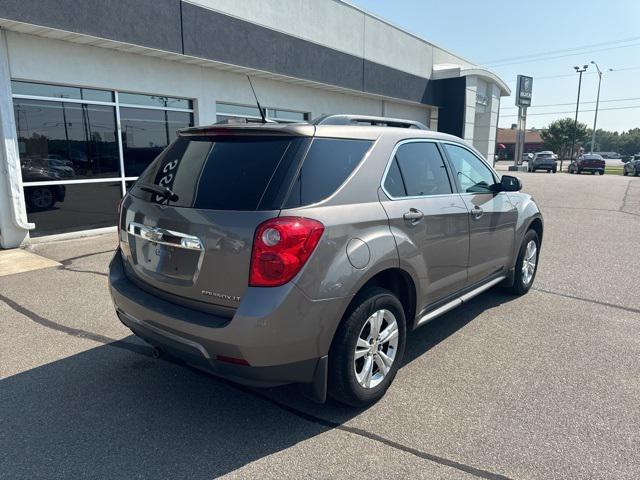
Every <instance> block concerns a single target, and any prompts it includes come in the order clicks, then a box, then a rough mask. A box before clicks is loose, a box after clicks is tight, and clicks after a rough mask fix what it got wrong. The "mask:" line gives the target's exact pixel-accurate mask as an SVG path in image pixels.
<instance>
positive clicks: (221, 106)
mask: <svg viewBox="0 0 640 480" xmlns="http://www.w3.org/2000/svg"><path fill="white" fill-rule="evenodd" d="M266 110H267V112H266V113H267V117H268V118H271V119H273V120H277V121H278V122H281V123H296V122H306V121H308V120H309V117H310V115H309V113H305V112H296V111H293V110H283V109H281V108H271V107H267V108H266ZM216 119H217V121H218V122H221V121H223V120H236V119H253V120H260V111H259V110H258V107H256V106H251V105H234V104H231V103H220V102H218V103H216Z"/></svg>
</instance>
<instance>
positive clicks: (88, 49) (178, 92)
mask: <svg viewBox="0 0 640 480" xmlns="http://www.w3.org/2000/svg"><path fill="white" fill-rule="evenodd" d="M7 43H8V46H9V63H10V69H11V76H12V78H14V79H21V80H32V81H40V82H50V83H61V84H68V85H79V86H85V87H95V88H104V89H113V90H122V91H131V92H139V93H147V94H156V95H166V96H177V97H185V98H191V99H194V100H195V101H196V122H197V123H199V124H207V123H213V122H214V121H215V114H216V112H215V105H216V102H230V103H239V104H247V105H253V104H254V99H253V95H252V93H251V89H250V87H249V84H248V82H247V79H246V77H245V76H244V75H242V74H236V73H232V72H228V71H223V70H218V69H216V68H209V67H201V66H197V65H189V64H184V63H179V62H173V61H168V60H163V59H158V58H153V57H148V56H142V55H137V54H131V53H125V52H121V51H117V50H110V49H104V48H99V47H93V46H88V45H80V44H74V43H69V42H64V41H58V40H51V39H45V38H41V37H36V36H32V35H26V34H20V33H15V32H7ZM253 83H254V87H255V88H256V92H257V93H258V95H259V98H260V102H261V103H262V104H263V106H269V107H276V108H283V109H291V110H296V111H305V112H309V113H311V116H312V117H316V116H319V115H322V114H326V113H359V114H367V115H382V114H383V106H382V102H383V100H382V99H380V98H376V97H374V96H365V95H350V94H344V93H336V92H330V91H327V90H322V89H319V88H312V87H306V86H301V85H295V84H291V83H284V82H281V81H277V80H270V79H265V78H255V79H253ZM385 104H386V107H385V108H386V109H387V112H389V113H387V114H389V115H391V114H393V115H394V116H402V117H406V118H411V119H415V120H420V121H422V122H425V123H426V122H427V118H428V115H429V109H428V107H426V106H420V105H411V104H404V103H399V102H393V101H390V100H385ZM391 112H396V113H391Z"/></svg>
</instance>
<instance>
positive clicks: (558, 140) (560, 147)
mask: <svg viewBox="0 0 640 480" xmlns="http://www.w3.org/2000/svg"><path fill="white" fill-rule="evenodd" d="M573 133H574V121H573V119H571V118H561V119H560V120H556V121H555V122H552V123H551V124H550V125H549V126H548V127H547V128H546V129H545V130H543V131H541V132H540V136H541V137H542V141H543V142H544V147H545V149H547V150H553V152H555V153H556V154H558V156H559V157H560V158H569V157H570V156H571V143H572V142H573ZM575 133H576V148H577V147H578V145H580V144H582V143H583V142H584V141H585V140H587V139H588V138H589V130H588V128H587V125H586V124H584V123H581V122H578V124H577V125H576V128H575Z"/></svg>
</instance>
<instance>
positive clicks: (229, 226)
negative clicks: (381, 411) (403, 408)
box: [109, 115, 543, 406]
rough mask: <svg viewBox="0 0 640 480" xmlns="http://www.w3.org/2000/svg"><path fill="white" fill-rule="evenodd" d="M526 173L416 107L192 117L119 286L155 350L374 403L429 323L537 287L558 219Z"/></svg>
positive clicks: (237, 374) (150, 197) (132, 236)
mask: <svg viewBox="0 0 640 480" xmlns="http://www.w3.org/2000/svg"><path fill="white" fill-rule="evenodd" d="M367 122H368V123H369V125H368V126H367ZM400 127H403V128H400ZM521 188H522V185H521V183H520V180H518V178H516V177H512V176H509V175H503V176H502V177H500V175H498V173H496V171H495V170H494V169H493V168H492V167H491V166H490V165H489V164H488V163H487V162H486V160H485V159H483V158H482V156H481V155H480V154H479V153H478V152H477V151H476V150H475V149H474V148H473V147H471V146H469V145H468V144H467V143H465V142H464V141H463V140H461V139H459V138H457V137H454V136H451V135H446V134H443V133H438V132H433V131H430V130H428V129H427V128H426V127H424V126H423V125H421V124H419V123H417V122H412V121H408V120H406V121H405V120H397V119H388V118H380V117H362V116H350V115H330V116H327V117H321V118H320V119H317V120H315V121H314V122H313V123H312V124H289V125H286V124H275V123H264V124H255V123H254V124H246V125H241V124H235V125H233V124H229V125H212V126H205V127H195V128H190V129H186V130H182V131H180V132H179V136H178V138H177V140H176V141H175V142H174V143H172V144H171V145H170V146H169V147H167V148H166V149H165V150H164V151H163V152H162V154H161V155H160V156H159V157H158V158H157V159H156V160H155V161H154V162H153V163H152V164H151V165H150V166H149V167H148V168H147V169H146V170H145V172H144V173H143V175H142V176H141V177H140V178H139V179H138V180H137V182H136V183H135V184H134V186H133V187H132V188H131V189H130V190H129V192H128V193H127V195H126V196H125V197H124V199H123V201H122V203H121V207H120V213H119V219H118V240H119V245H118V249H117V251H116V254H115V256H114V257H113V259H112V261H111V264H110V267H109V286H110V290H111V296H112V298H113V301H114V304H115V308H116V312H117V314H118V317H119V318H120V320H121V321H122V322H123V323H124V324H125V325H126V326H127V327H129V328H130V329H131V330H132V331H133V332H134V333H135V334H136V335H138V336H139V337H141V338H143V339H144V340H146V341H147V342H148V343H150V344H151V345H153V346H155V347H156V348H157V350H156V353H157V352H159V351H162V350H165V351H166V352H168V353H169V354H170V355H169V357H171V356H174V357H178V358H181V359H183V360H185V361H186V362H187V363H189V364H193V365H196V366H199V367H201V368H203V369H206V370H208V371H210V372H212V373H215V374H218V375H221V376H224V377H228V378H231V379H233V380H235V381H238V382H243V383H247V384H250V385H254V386H261V385H262V386H274V385H281V384H286V383H302V384H306V389H307V392H308V394H309V395H310V396H312V398H314V399H316V400H317V401H324V399H325V397H326V393H327V391H328V393H329V394H330V395H332V396H333V397H334V398H336V399H337V400H339V401H341V402H344V403H346V404H349V405H353V406H364V405H368V404H371V403H372V402H375V401H376V400H377V399H379V398H380V397H382V395H384V392H385V391H386V389H387V388H388V387H389V385H390V384H391V382H392V381H393V378H394V377H395V375H396V372H397V371H398V368H399V367H400V365H402V363H403V354H404V350H405V342H406V338H407V336H408V335H410V334H411V332H412V331H413V330H414V329H415V328H417V327H419V326H421V325H424V324H426V323H427V322H429V321H430V320H432V319H434V318H436V317H438V316H439V315H441V314H443V313H445V312H447V311H449V310H451V309H452V308H455V307H457V306H459V305H462V304H465V303H466V302H467V301H468V300H470V299H471V298H473V297H474V296H476V295H478V294H480V293H481V292H483V291H485V290H487V289H489V288H491V287H492V286H494V285H498V284H501V285H503V286H504V287H506V288H508V289H509V290H510V291H511V292H513V293H514V294H517V295H522V294H525V293H526V292H527V291H528V290H529V289H530V288H531V286H532V285H533V281H534V278H535V274H536V268H537V265H538V259H539V252H540V246H541V243H542V238H543V223H542V216H541V213H540V211H539V209H538V206H537V205H536V203H535V201H534V200H533V199H532V198H531V196H530V195H527V194H525V193H522V192H520V191H519V190H520V189H521Z"/></svg>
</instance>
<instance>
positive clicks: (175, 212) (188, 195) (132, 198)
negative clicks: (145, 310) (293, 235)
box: [120, 134, 309, 309]
mask: <svg viewBox="0 0 640 480" xmlns="http://www.w3.org/2000/svg"><path fill="white" fill-rule="evenodd" d="M308 141H309V139H307V138H305V137H294V136H286V135H282V134H278V135H275V134H274V135H264V134H262V135H241V136H225V135H216V136H213V137H212V136H206V135H202V136H195V135H192V136H189V137H180V138H178V140H176V142H175V143H174V144H172V145H171V146H170V147H169V148H167V149H166V150H165V151H164V152H163V153H162V154H161V155H160V157H158V158H157V159H156V160H155V161H154V163H153V164H152V165H151V166H150V167H149V168H148V169H147V170H146V171H145V172H144V173H143V175H142V176H141V177H140V178H139V179H138V181H137V182H136V184H135V185H134V186H133V187H132V189H131V191H130V193H129V195H127V197H126V198H125V201H124V203H123V213H122V215H121V218H120V228H121V245H123V248H122V251H123V252H124V257H125V267H126V271H127V273H128V274H129V276H130V277H131V278H132V280H135V281H136V282H137V283H138V284H139V285H140V286H142V287H144V286H147V287H149V288H150V289H155V290H157V292H158V293H164V294H165V296H171V297H172V298H171V299H172V300H174V301H179V299H184V300H185V301H187V302H192V303H193V302H201V303H204V304H208V305H217V306H221V307H226V308H230V309H234V308H235V307H237V305H238V303H239V301H240V299H241V298H242V295H243V294H244V292H245V290H246V288H247V284H248V279H249V268H250V260H251V249H252V244H253V235H254V232H255V230H256V227H257V226H258V225H259V224H260V223H262V222H263V221H265V220H267V219H269V218H273V217H277V216H278V215H279V212H280V207H281V205H282V201H283V199H284V197H285V195H286V194H287V192H288V189H289V187H290V184H291V181H292V178H293V176H294V175H295V172H296V169H297V162H299V157H300V155H301V152H303V151H304V148H305V145H306V144H307V142H308ZM157 187H162V188H169V189H170V190H171V192H173V194H175V195H174V196H172V198H169V196H166V195H164V194H158V193H154V192H153V191H150V190H158V188H157ZM173 297H175V298H173Z"/></svg>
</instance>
